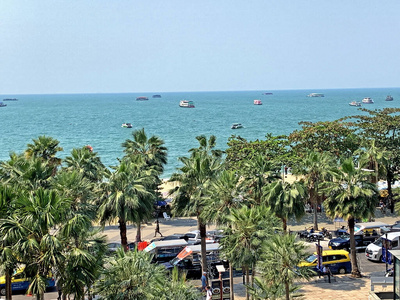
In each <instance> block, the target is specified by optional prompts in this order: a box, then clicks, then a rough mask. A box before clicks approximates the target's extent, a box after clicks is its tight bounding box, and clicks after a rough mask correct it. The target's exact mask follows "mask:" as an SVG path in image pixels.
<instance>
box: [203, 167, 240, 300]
mask: <svg viewBox="0 0 400 300" xmlns="http://www.w3.org/2000/svg"><path fill="white" fill-rule="evenodd" d="M239 181H240V177H239V176H238V175H237V174H236V172H234V171H229V170H224V171H222V172H221V174H219V175H218V177H217V178H216V180H215V181H213V182H212V183H211V186H210V189H209V191H208V197H207V198H206V200H205V204H204V208H203V211H202V212H201V215H202V218H203V219H204V220H205V221H206V222H207V223H215V224H216V225H217V226H221V225H225V226H228V224H229V220H228V218H229V216H230V215H231V209H232V208H239V207H240V206H241V205H242V204H243V197H242V196H241V194H240V190H239ZM229 276H230V286H231V299H232V300H233V299H234V292H233V287H234V285H233V266H232V263H229Z"/></svg>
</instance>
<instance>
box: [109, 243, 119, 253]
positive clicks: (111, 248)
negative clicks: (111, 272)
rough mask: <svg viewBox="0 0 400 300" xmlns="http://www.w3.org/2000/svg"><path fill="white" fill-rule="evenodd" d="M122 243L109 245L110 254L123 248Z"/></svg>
mask: <svg viewBox="0 0 400 300" xmlns="http://www.w3.org/2000/svg"><path fill="white" fill-rule="evenodd" d="M121 246H122V245H121V243H118V242H112V243H108V244H107V248H108V252H116V251H117V250H118V249H119V248H121Z"/></svg>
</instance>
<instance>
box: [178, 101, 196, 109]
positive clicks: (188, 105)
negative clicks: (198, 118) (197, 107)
mask: <svg viewBox="0 0 400 300" xmlns="http://www.w3.org/2000/svg"><path fill="white" fill-rule="evenodd" d="M179 106H180V107H186V108H194V103H193V101H188V100H182V101H181V102H179Z"/></svg>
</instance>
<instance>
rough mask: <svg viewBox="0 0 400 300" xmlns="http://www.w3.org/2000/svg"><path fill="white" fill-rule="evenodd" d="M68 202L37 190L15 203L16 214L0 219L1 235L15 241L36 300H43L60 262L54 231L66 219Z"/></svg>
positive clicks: (60, 249)
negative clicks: (5, 235) (49, 276)
mask: <svg viewBox="0 0 400 300" xmlns="http://www.w3.org/2000/svg"><path fill="white" fill-rule="evenodd" d="M69 206H70V202H69V201H68V200H66V199H62V198H60V197H59V196H58V195H57V193H56V192H55V191H51V190H44V189H38V190H36V191H35V193H30V194H29V195H28V196H26V197H19V198H18V199H17V200H16V201H15V213H14V214H13V215H12V216H11V217H10V218H8V219H2V220H0V232H3V233H5V234H7V236H8V238H10V239H11V240H13V241H15V244H14V246H13V247H14V249H15V250H16V251H17V252H18V253H19V256H20V257H21V258H22V261H21V263H24V264H25V265H26V267H25V272H26V274H27V275H28V277H30V278H31V284H30V286H29V289H28V291H31V292H32V293H33V294H35V295H36V298H37V299H40V300H42V299H44V291H45V288H46V278H47V276H48V275H49V274H50V271H51V269H52V268H53V267H55V266H57V265H58V263H60V262H61V257H62V250H63V249H64V247H63V245H62V242H61V241H60V240H59V239H58V238H57V236H56V235H55V232H54V230H53V228H54V227H55V226H57V225H59V224H62V222H63V221H64V220H65V216H66V214H67V211H68V210H69Z"/></svg>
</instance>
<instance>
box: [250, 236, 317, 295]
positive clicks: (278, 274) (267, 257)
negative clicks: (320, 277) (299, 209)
mask: <svg viewBox="0 0 400 300" xmlns="http://www.w3.org/2000/svg"><path fill="white" fill-rule="evenodd" d="M261 253H262V254H261V257H260V261H259V262H258V270H259V271H260V276H259V281H258V283H259V285H258V286H259V288H258V289H256V291H257V290H258V292H260V290H261V291H263V292H264V293H266V292H267V293H270V294H272V295H271V296H274V297H276V299H280V296H281V295H280V293H281V292H282V290H283V291H284V295H285V298H286V300H289V299H290V294H291V292H294V291H295V290H296V289H295V288H293V287H294V282H295V280H296V279H306V280H309V279H310V278H311V276H312V275H314V274H315V272H313V271H312V270H311V269H308V268H298V264H299V263H300V262H301V261H303V260H304V259H305V258H306V257H307V255H308V254H307V246H306V245H305V244H304V243H303V242H297V241H296V236H295V235H293V234H275V235H273V236H272V237H271V238H270V239H268V240H267V241H266V242H265V243H263V244H262V252H261ZM282 285H283V287H284V288H283V289H281V287H282ZM297 288H299V287H297ZM271 298H272V297H271ZM264 299H266V298H264ZM268 299H269V298H268Z"/></svg>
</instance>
